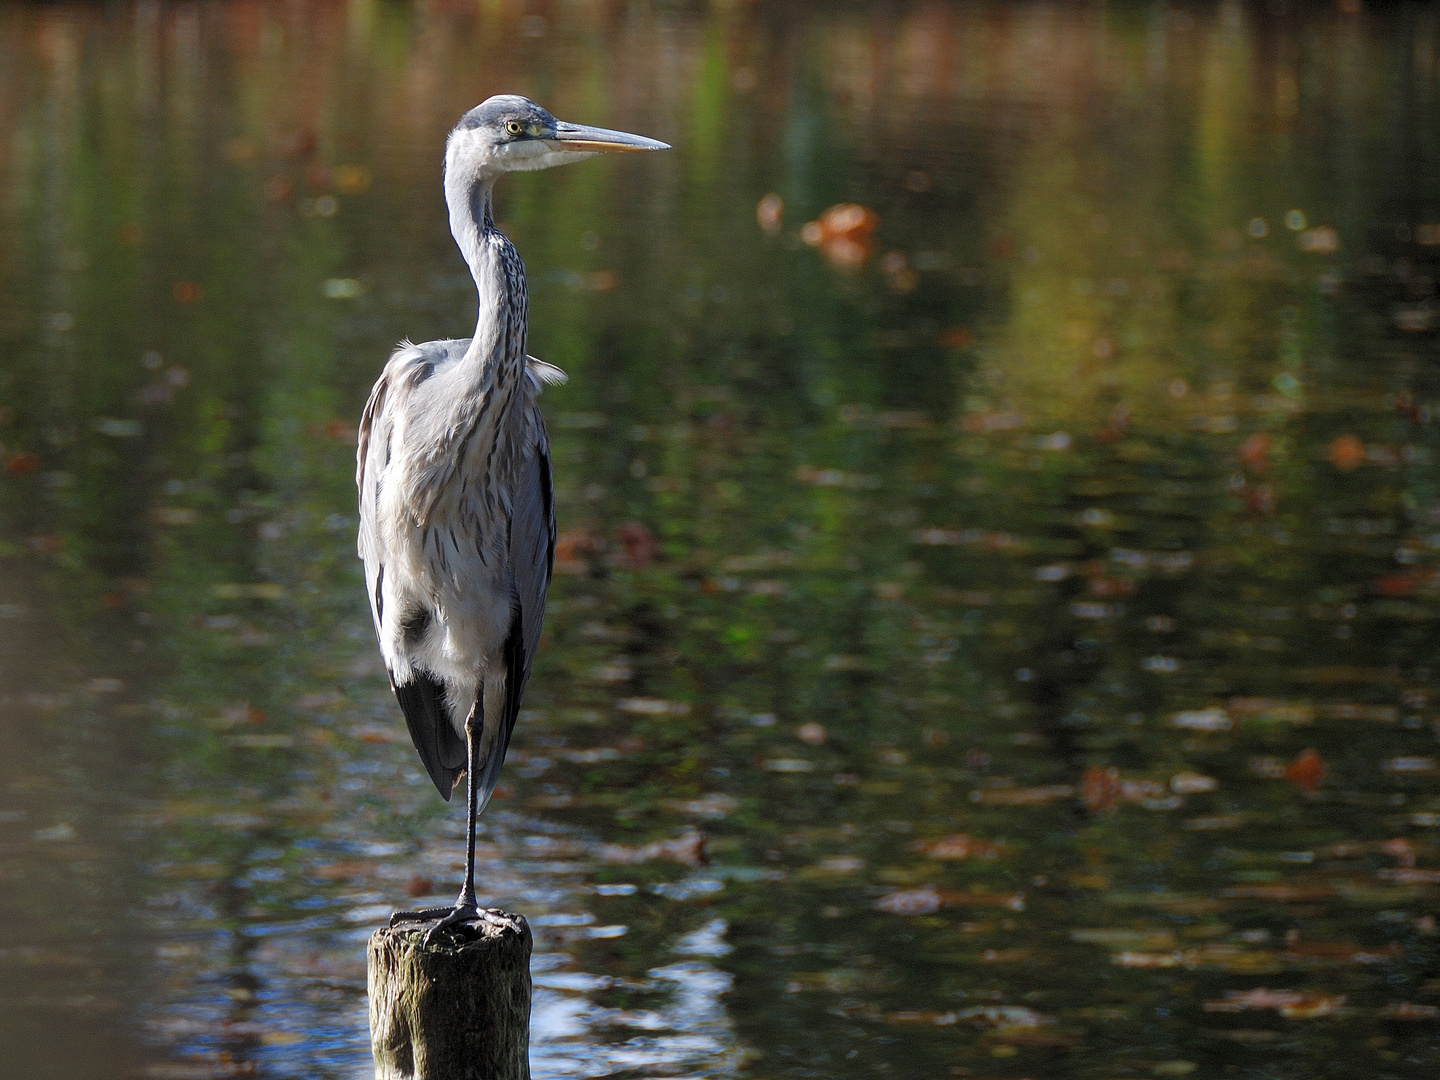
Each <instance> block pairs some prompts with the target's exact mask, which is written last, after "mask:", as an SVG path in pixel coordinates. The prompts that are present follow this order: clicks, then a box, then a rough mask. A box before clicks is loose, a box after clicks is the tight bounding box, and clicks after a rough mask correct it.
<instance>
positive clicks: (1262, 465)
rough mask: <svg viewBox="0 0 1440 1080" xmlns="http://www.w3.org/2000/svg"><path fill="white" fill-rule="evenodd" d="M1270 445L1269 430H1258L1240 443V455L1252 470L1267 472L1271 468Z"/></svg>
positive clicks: (1242, 460)
mask: <svg viewBox="0 0 1440 1080" xmlns="http://www.w3.org/2000/svg"><path fill="white" fill-rule="evenodd" d="M1270 445H1271V438H1270V434H1269V432H1265V431H1257V432H1255V434H1253V435H1251V436H1250V437H1249V438H1248V439H1246V440H1245V441H1244V442H1243V443H1241V444H1240V452H1239V455H1238V456H1239V458H1240V460H1241V462H1242V463H1243V464H1244V465H1245V467H1246V468H1247V469H1249V470H1250V471H1251V472H1254V473H1264V472H1267V471H1268V470H1269V468H1270Z"/></svg>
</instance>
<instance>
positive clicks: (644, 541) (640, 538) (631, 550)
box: [557, 522, 660, 570]
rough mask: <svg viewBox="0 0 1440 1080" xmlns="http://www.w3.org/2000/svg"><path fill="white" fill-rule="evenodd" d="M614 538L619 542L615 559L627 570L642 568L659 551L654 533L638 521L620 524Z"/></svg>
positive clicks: (658, 544) (648, 563)
mask: <svg viewBox="0 0 1440 1080" xmlns="http://www.w3.org/2000/svg"><path fill="white" fill-rule="evenodd" d="M615 539H616V540H618V541H619V542H620V552H619V554H618V555H617V556H616V559H615V561H616V562H617V563H618V564H619V565H621V566H622V567H624V568H625V569H627V570H644V569H645V568H646V567H647V566H649V565H650V564H651V563H652V562H654V561H655V556H656V555H657V554H658V553H659V551H660V543H659V541H658V540H656V539H655V534H654V533H652V532H651V531H650V530H649V529H647V528H646V527H645V526H644V525H641V524H639V523H638V522H631V523H629V524H627V525H621V526H620V527H619V528H618V529H616V530H615ZM557 546H558V545H557Z"/></svg>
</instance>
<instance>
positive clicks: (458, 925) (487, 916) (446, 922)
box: [390, 903, 503, 946]
mask: <svg viewBox="0 0 1440 1080" xmlns="http://www.w3.org/2000/svg"><path fill="white" fill-rule="evenodd" d="M495 919H496V916H495V915H494V914H492V913H491V912H490V911H488V910H486V909H485V908H482V907H479V906H478V905H476V904H473V903H469V904H457V905H455V906H454V907H442V908H423V909H421V910H420V911H397V912H395V913H394V914H393V915H391V916H390V925H391V926H399V925H401V924H403V923H414V922H432V921H433V922H434V925H433V926H431V927H429V928H428V929H426V931H425V939H424V944H425V945H426V946H429V945H432V944H434V942H435V938H436V935H437V934H439V933H440V931H442V930H450V931H452V932H455V933H458V934H459V935H460V936H461V937H466V938H473V937H479V936H480V933H481V932H480V930H479V927H478V926H476V925H474V924H477V923H488V922H493V921H495ZM501 921H502V922H503V920H501Z"/></svg>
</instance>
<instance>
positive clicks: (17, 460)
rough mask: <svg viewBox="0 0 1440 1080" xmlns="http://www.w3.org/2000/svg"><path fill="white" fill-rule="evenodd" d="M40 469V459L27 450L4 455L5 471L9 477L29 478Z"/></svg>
mask: <svg viewBox="0 0 1440 1080" xmlns="http://www.w3.org/2000/svg"><path fill="white" fill-rule="evenodd" d="M38 468H40V459H39V458H38V457H36V456H35V455H34V454H32V453H30V451H29V450H16V451H15V452H14V453H13V454H6V455H5V471H6V472H8V473H9V474H10V475H11V476H29V475H30V474H31V473H33V472H34V471H35V470H36V469H38Z"/></svg>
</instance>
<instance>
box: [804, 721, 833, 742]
mask: <svg viewBox="0 0 1440 1080" xmlns="http://www.w3.org/2000/svg"><path fill="white" fill-rule="evenodd" d="M795 737H796V738H797V739H799V740H800V741H801V742H803V743H806V744H808V745H810V746H821V745H823V744H824V742H825V740H826V739H828V738H829V737H830V736H829V734H828V733H827V732H826V730H825V729H824V727H822V726H821V725H819V724H816V723H809V724H801V725H800V726H799V727H798V728H796V729H795Z"/></svg>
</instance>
